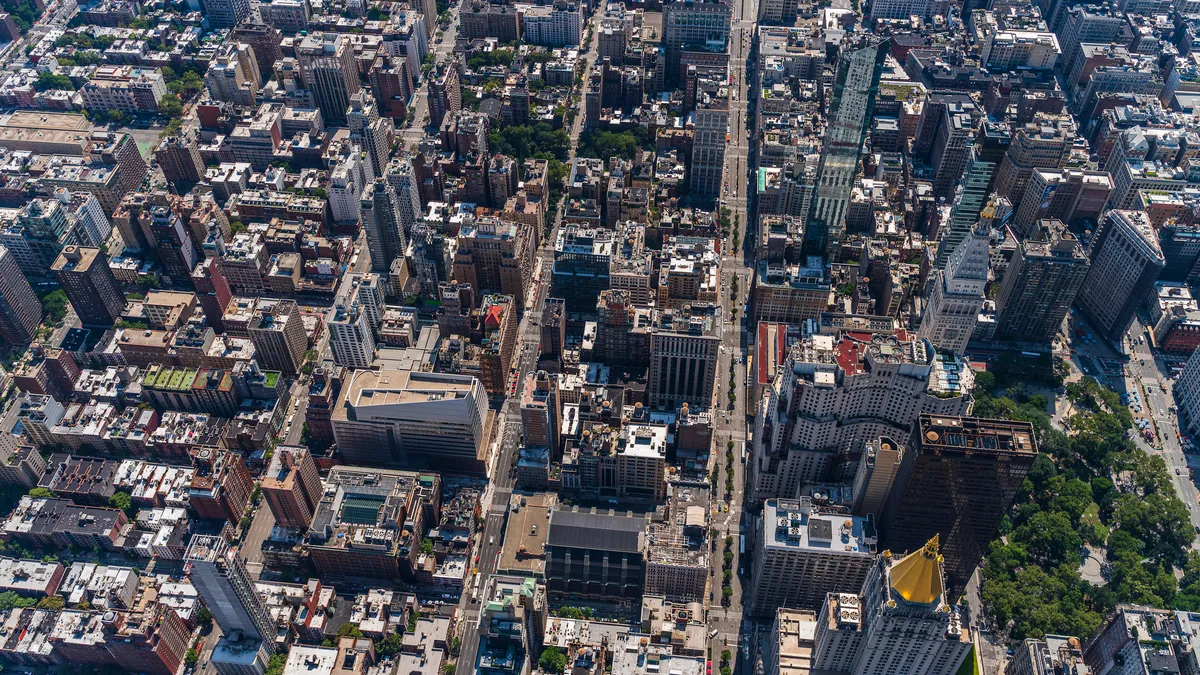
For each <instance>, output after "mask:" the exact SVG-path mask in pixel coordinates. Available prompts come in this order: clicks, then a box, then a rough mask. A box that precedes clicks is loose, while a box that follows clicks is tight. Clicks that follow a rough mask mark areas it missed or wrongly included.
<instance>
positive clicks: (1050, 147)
mask: <svg viewBox="0 0 1200 675" xmlns="http://www.w3.org/2000/svg"><path fill="white" fill-rule="evenodd" d="M1075 132H1076V129H1075V121H1074V120H1073V119H1071V116H1070V115H1067V114H1065V113H1064V114H1059V115H1051V114H1048V113H1038V114H1037V116H1035V117H1034V118H1033V121H1032V122H1030V123H1028V124H1026V125H1025V126H1023V127H1021V128H1020V129H1017V131H1016V132H1015V133H1014V134H1013V136H1012V142H1011V143H1010V144H1009V146H1008V152H1006V153H1005V155H1004V160H1003V161H1001V162H1000V168H999V169H997V171H996V184H995V191H996V193H997V194H999V195H1000V196H1002V197H1004V198H1006V199H1008V201H1009V202H1010V203H1012V204H1020V203H1021V200H1022V199H1023V198H1024V197H1025V190H1026V188H1027V187H1028V186H1029V179H1030V176H1032V175H1033V171H1034V170H1035V169H1053V170H1061V169H1062V168H1063V167H1065V166H1066V164H1067V158H1068V157H1069V156H1070V155H1071V150H1072V149H1073V148H1074V147H1075Z"/></svg>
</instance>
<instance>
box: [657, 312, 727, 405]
mask: <svg viewBox="0 0 1200 675" xmlns="http://www.w3.org/2000/svg"><path fill="white" fill-rule="evenodd" d="M724 327H725V321H724V318H723V317H722V316H721V306H720V305H710V304H702V303H696V304H694V305H685V306H684V307H681V308H679V309H659V310H655V311H654V313H653V315H652V317H651V324H650V327H649V331H650V383H649V386H648V391H649V400H650V406H651V407H653V408H656V409H660V410H662V409H667V410H674V409H676V408H678V407H679V406H680V405H682V404H684V403H690V404H692V405H695V406H699V407H708V406H709V405H711V401H712V395H713V390H714V388H715V387H716V384H717V357H718V352H719V347H720V345H721V339H722V335H723V333H724Z"/></svg>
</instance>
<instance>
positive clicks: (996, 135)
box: [917, 120, 1011, 269]
mask: <svg viewBox="0 0 1200 675" xmlns="http://www.w3.org/2000/svg"><path fill="white" fill-rule="evenodd" d="M918 133H919V132H918ZM922 138H924V136H923V135H918V137H917V141H918V144H919V143H920V141H921V139H922ZM1010 140H1011V138H1010V135H1009V131H1008V127H1007V125H1000V124H996V123H993V122H990V121H988V120H984V121H983V123H982V124H980V127H979V134H978V135H977V136H976V137H975V139H974V142H973V143H972V145H971V147H970V149H969V151H968V156H967V165H966V173H965V175H964V176H963V178H962V191H961V192H956V193H955V198H954V203H953V204H952V205H951V207H950V224H949V227H940V228H939V231H938V234H939V235H940V238H941V241H940V242H938V255H937V260H936V262H935V263H934V265H935V266H936V267H937V268H938V269H941V268H943V267H945V266H946V259H947V258H949V257H950V253H951V251H953V250H954V249H955V248H957V247H958V244H959V243H960V242H961V241H962V240H964V239H966V238H967V235H968V234H970V232H971V229H972V228H974V227H975V225H976V224H977V223H978V222H979V219H980V218H981V217H983V218H985V219H987V220H989V221H991V220H994V219H995V217H996V211H997V207H996V206H995V200H994V198H993V195H992V185H993V183H994V181H995V177H996V170H997V169H998V168H999V166H1000V162H1001V161H1003V159H1004V155H1005V153H1006V152H1007V151H1008V146H1009V142H1010Z"/></svg>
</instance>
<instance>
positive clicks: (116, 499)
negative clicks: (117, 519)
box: [108, 492, 137, 518]
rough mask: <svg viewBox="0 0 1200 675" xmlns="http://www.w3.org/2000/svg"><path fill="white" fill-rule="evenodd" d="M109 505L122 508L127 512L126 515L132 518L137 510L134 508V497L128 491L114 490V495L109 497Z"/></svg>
mask: <svg viewBox="0 0 1200 675" xmlns="http://www.w3.org/2000/svg"><path fill="white" fill-rule="evenodd" d="M108 505H109V507H111V508H114V509H121V510H122V511H124V512H125V515H127V516H129V517H130V518H132V517H133V516H134V514H135V513H136V511H137V510H136V509H134V508H133V497H131V496H130V495H129V493H128V492H114V493H113V496H111V497H109V498H108Z"/></svg>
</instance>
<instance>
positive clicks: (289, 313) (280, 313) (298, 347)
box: [248, 298, 308, 375]
mask: <svg viewBox="0 0 1200 675" xmlns="http://www.w3.org/2000/svg"><path fill="white" fill-rule="evenodd" d="M248 328H249V331H250V341H251V342H253V343H254V349H255V358H256V359H257V360H259V361H260V362H261V363H262V365H263V367H265V368H270V369H272V370H279V371H282V372H283V373H284V374H285V375H295V374H297V373H299V372H300V366H301V364H302V363H303V361H304V350H305V349H306V348H307V347H308V336H307V335H306V334H305V332H304V320H303V319H302V318H301V317H300V308H299V307H297V306H296V301H295V300H268V299H265V298H260V299H259V300H258V303H257V306H256V307H255V308H254V314H253V315H252V317H251V319H250V323H249V326H248Z"/></svg>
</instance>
